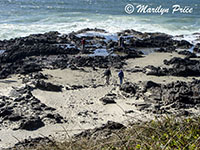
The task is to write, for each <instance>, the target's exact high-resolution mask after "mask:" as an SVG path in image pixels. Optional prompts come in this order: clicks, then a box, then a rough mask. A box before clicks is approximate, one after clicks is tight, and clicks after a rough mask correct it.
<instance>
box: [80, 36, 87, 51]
mask: <svg viewBox="0 0 200 150" xmlns="http://www.w3.org/2000/svg"><path fill="white" fill-rule="evenodd" d="M85 42H86V41H85V38H83V39H82V40H81V45H82V53H83V52H84V51H85Z"/></svg>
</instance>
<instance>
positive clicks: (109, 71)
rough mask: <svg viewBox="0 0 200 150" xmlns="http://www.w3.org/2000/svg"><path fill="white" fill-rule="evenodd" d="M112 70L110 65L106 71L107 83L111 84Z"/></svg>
mask: <svg viewBox="0 0 200 150" xmlns="http://www.w3.org/2000/svg"><path fill="white" fill-rule="evenodd" d="M111 75H112V74H111V70H110V67H109V68H108V69H106V71H105V72H104V77H106V84H107V85H109V84H110V83H109V81H110V77H111Z"/></svg>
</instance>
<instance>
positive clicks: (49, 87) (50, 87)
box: [35, 80, 62, 92]
mask: <svg viewBox="0 0 200 150" xmlns="http://www.w3.org/2000/svg"><path fill="white" fill-rule="evenodd" d="M35 87H36V88H39V89H41V90H44V91H54V92H62V86H61V85H55V84H52V83H50V82H45V81H43V80H38V81H36V83H35Z"/></svg>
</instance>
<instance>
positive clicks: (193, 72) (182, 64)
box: [143, 57, 200, 77]
mask: <svg viewBox="0 0 200 150" xmlns="http://www.w3.org/2000/svg"><path fill="white" fill-rule="evenodd" d="M164 64H165V65H168V66H169V67H166V68H165V67H154V66H146V67H144V68H143V72H144V73H145V74H146V75H154V76H165V75H172V76H183V77H187V76H199V75H200V61H198V60H191V59H189V58H188V57H186V58H179V57H174V58H172V59H170V60H169V61H168V60H164Z"/></svg>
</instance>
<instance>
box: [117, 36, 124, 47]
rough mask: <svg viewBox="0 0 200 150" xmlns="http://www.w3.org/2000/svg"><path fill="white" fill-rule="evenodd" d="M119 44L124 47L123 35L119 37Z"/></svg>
mask: <svg viewBox="0 0 200 150" xmlns="http://www.w3.org/2000/svg"><path fill="white" fill-rule="evenodd" d="M118 45H119V47H121V48H124V39H123V37H122V36H120V37H119V41H118Z"/></svg>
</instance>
